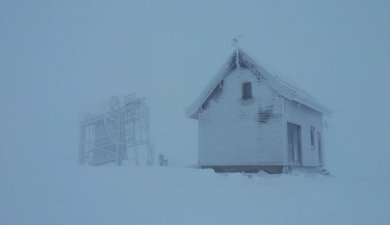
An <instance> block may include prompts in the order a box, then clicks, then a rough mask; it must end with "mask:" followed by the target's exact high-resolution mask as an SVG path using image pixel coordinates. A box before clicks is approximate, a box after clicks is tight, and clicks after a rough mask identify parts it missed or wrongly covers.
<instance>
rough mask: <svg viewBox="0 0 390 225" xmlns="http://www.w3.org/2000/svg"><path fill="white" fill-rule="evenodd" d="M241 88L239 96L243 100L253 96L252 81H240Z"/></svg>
mask: <svg viewBox="0 0 390 225" xmlns="http://www.w3.org/2000/svg"><path fill="white" fill-rule="evenodd" d="M241 90H242V96H241V98H242V99H243V100H248V99H251V98H253V95H252V82H250V81H248V82H244V83H242V86H241Z"/></svg>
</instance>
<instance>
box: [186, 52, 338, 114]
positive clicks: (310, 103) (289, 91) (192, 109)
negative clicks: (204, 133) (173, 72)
mask: <svg viewBox="0 0 390 225" xmlns="http://www.w3.org/2000/svg"><path fill="white" fill-rule="evenodd" d="M237 65H238V66H239V67H241V68H248V69H249V70H250V71H252V73H253V74H254V75H255V76H256V77H258V78H259V79H260V78H261V79H263V80H264V81H265V82H266V84H268V85H269V87H271V88H272V89H273V90H274V91H276V92H277V93H279V94H280V95H281V96H283V97H285V98H286V99H289V100H292V101H296V102H298V103H300V104H302V105H305V106H307V107H309V108H312V109H314V110H316V111H318V112H320V113H323V114H325V115H328V116H330V115H331V114H332V112H331V111H330V110H329V109H327V108H326V107H324V106H322V105H321V104H319V103H318V102H317V101H316V100H315V99H314V98H313V97H311V96H310V95H309V94H307V93H305V92H304V91H302V90H300V89H298V88H297V87H294V86H293V85H291V84H289V83H287V82H285V81H283V80H282V79H280V78H279V77H276V76H273V75H271V74H270V73H268V72H267V71H266V70H265V69H264V68H263V67H261V66H260V65H259V64H257V63H256V62H255V61H254V60H253V59H252V58H251V57H249V56H248V55H247V54H246V53H245V52H244V51H242V50H241V49H239V48H237V50H236V51H234V52H233V54H232V55H231V56H230V57H229V59H228V61H227V63H226V64H224V65H223V66H222V68H221V69H220V71H219V72H218V73H217V74H216V75H215V76H214V78H213V79H212V80H211V82H210V83H209V85H208V86H207V87H206V88H205V89H204V91H203V92H202V93H201V95H200V96H199V97H198V98H197V99H196V101H195V102H194V103H193V104H192V105H191V106H189V107H188V108H187V110H186V115H187V116H188V117H190V118H193V119H197V118H198V114H199V112H200V111H201V110H202V107H203V105H204V103H207V102H208V101H209V100H210V98H211V97H212V93H213V92H214V90H215V89H216V88H217V87H218V84H220V82H221V81H222V80H223V79H224V78H225V77H226V76H227V75H228V74H229V73H230V72H231V71H233V70H235V69H236V68H237Z"/></svg>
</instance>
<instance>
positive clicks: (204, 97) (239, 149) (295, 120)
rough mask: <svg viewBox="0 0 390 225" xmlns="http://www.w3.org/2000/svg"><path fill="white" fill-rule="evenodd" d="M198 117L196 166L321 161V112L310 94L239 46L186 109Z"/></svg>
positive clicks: (266, 166)
mask: <svg viewBox="0 0 390 225" xmlns="http://www.w3.org/2000/svg"><path fill="white" fill-rule="evenodd" d="M186 114H187V116H188V117H190V118H193V119H197V120H198V121H199V162H198V163H199V167H201V168H213V169H214V170H216V171H221V172H223V171H247V172H251V171H259V170H260V169H262V170H265V171H267V172H270V173H280V172H282V171H283V169H291V168H295V167H309V168H316V167H317V168H318V167H322V166H323V165H324V158H323V152H324V148H323V140H322V136H323V115H330V114H331V112H330V110H328V109H327V108H325V107H324V106H322V105H321V104H319V103H318V102H316V101H315V100H314V99H313V98H312V97H311V96H309V95H308V94H306V93H304V92H303V91H301V90H299V89H297V88H296V87H294V86H292V85H290V84H288V83H287V82H285V81H283V80H281V79H280V78H278V77H275V76H273V75H271V74H269V73H268V72H267V71H266V70H264V69H263V68H262V67H261V66H260V65H258V64H257V63H256V62H255V61H254V60H253V59H252V58H250V57H249V56H248V55H247V54H246V53H245V52H243V51H242V50H241V49H239V48H237V49H236V50H235V52H234V53H233V54H232V55H231V56H230V57H229V59H228V61H227V63H226V64H225V65H224V66H223V67H222V69H221V71H220V72H219V73H218V74H216V76H215V77H214V78H213V79H212V81H211V82H210V84H209V85H208V86H207V88H206V89H205V90H204V91H203V92H202V94H201V95H200V96H199V98H198V99H197V100H196V101H195V103H193V104H192V105H191V106H190V107H189V108H188V109H187V110H186Z"/></svg>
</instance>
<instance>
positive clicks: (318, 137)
mask: <svg viewBox="0 0 390 225" xmlns="http://www.w3.org/2000/svg"><path fill="white" fill-rule="evenodd" d="M317 139H318V143H317V145H318V158H319V161H320V163H321V164H322V140H321V133H320V132H317Z"/></svg>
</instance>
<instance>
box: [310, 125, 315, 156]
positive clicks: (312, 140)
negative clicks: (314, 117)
mask: <svg viewBox="0 0 390 225" xmlns="http://www.w3.org/2000/svg"><path fill="white" fill-rule="evenodd" d="M315 134H316V128H315V127H313V126H311V127H310V145H311V149H312V150H314V149H315V148H316V138H315Z"/></svg>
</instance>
